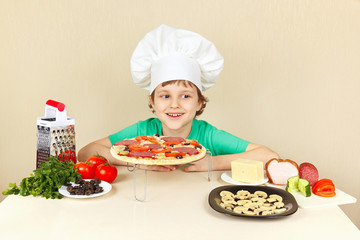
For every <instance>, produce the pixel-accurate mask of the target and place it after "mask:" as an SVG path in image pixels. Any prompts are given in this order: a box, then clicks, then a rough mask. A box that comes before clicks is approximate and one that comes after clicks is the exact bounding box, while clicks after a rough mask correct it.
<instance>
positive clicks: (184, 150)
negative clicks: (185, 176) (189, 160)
mask: <svg viewBox="0 0 360 240" xmlns="http://www.w3.org/2000/svg"><path fill="white" fill-rule="evenodd" d="M173 151H177V152H181V153H187V154H189V155H195V154H198V153H199V151H198V150H197V149H195V148H192V147H176V148H173Z"/></svg>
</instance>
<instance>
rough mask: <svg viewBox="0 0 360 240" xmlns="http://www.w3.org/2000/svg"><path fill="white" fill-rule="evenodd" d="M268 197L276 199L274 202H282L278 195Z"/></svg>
mask: <svg viewBox="0 0 360 240" xmlns="http://www.w3.org/2000/svg"><path fill="white" fill-rule="evenodd" d="M269 197H270V198H274V199H276V201H278V202H282V200H283V198H282V197H281V196H280V195H277V194H272V195H270V196H269Z"/></svg>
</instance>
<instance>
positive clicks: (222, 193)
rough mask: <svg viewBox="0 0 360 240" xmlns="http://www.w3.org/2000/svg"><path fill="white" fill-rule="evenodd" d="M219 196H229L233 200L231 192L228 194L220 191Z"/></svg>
mask: <svg viewBox="0 0 360 240" xmlns="http://www.w3.org/2000/svg"><path fill="white" fill-rule="evenodd" d="M220 196H221V197H224V196H230V197H232V198H234V194H233V193H232V192H229V191H221V192H220Z"/></svg>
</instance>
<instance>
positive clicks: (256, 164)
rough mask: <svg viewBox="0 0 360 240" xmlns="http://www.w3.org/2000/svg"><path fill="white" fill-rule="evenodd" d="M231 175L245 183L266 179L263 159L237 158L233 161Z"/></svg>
mask: <svg viewBox="0 0 360 240" xmlns="http://www.w3.org/2000/svg"><path fill="white" fill-rule="evenodd" d="M231 177H232V179H234V180H235V181H238V182H243V183H258V182H262V181H263V180H264V163H263V162H261V161H255V160H247V159H237V160H234V161H232V162H231Z"/></svg>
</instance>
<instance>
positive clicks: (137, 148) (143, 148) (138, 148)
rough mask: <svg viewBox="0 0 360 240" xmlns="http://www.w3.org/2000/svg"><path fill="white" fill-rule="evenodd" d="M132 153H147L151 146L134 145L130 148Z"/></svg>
mask: <svg viewBox="0 0 360 240" xmlns="http://www.w3.org/2000/svg"><path fill="white" fill-rule="evenodd" d="M129 149H130V151H141V152H146V151H148V150H149V149H150V147H149V146H143V145H139V144H134V145H130V146H129Z"/></svg>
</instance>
